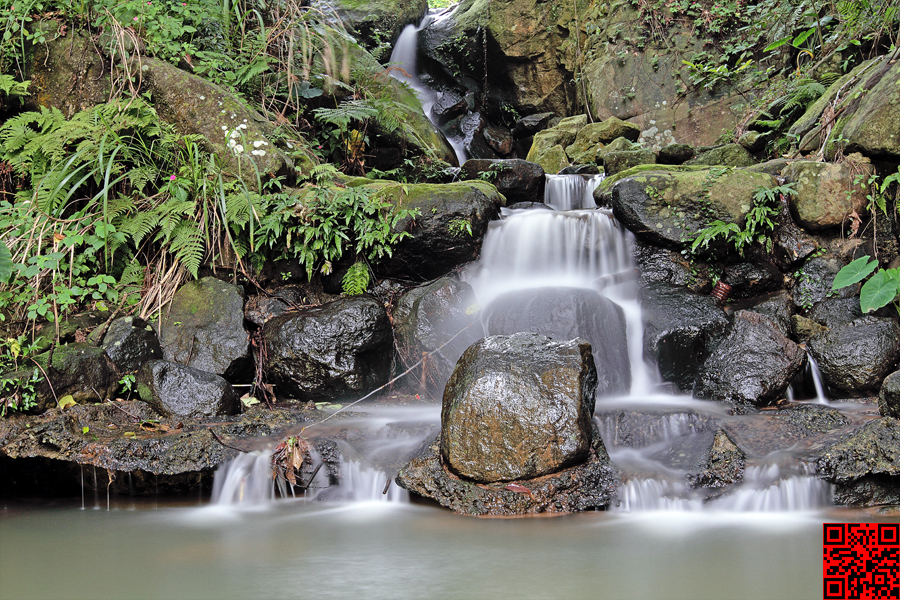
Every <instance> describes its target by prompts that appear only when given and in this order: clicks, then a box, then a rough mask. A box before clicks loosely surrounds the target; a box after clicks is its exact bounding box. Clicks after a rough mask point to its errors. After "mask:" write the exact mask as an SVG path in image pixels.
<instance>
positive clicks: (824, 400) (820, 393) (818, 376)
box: [806, 352, 828, 404]
mask: <svg viewBox="0 0 900 600" xmlns="http://www.w3.org/2000/svg"><path fill="white" fill-rule="evenodd" d="M806 360H807V364H808V365H809V370H810V373H811V374H812V380H813V385H814V386H815V387H816V403H817V404H828V396H826V395H825V386H824V384H823V383H822V372H821V371H819V365H818V363H816V359H815V358H813V355H812V354H811V353H809V352H807V353H806Z"/></svg>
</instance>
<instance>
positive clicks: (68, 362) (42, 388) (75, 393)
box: [19, 343, 120, 412]
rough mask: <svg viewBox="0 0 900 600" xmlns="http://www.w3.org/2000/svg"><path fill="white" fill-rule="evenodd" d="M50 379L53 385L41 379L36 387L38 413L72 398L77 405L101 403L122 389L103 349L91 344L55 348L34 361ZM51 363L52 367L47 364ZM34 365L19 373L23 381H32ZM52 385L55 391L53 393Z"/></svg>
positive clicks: (36, 408)
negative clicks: (28, 378)
mask: <svg viewBox="0 0 900 600" xmlns="http://www.w3.org/2000/svg"><path fill="white" fill-rule="evenodd" d="M35 360H36V361H37V362H38V363H40V365H41V367H42V368H43V372H41V371H38V374H39V375H43V374H44V373H46V375H47V377H49V378H50V384H49V385H48V383H47V380H46V379H45V378H44V377H43V376H41V378H40V382H39V383H37V384H36V386H35V393H36V396H37V398H36V401H37V406H36V407H35V408H34V410H35V411H36V412H43V411H45V410H47V409H48V408H53V407H55V406H56V403H57V400H58V399H59V398H62V397H64V396H72V399H73V400H75V402H77V403H78V404H82V403H84V402H101V401H104V400H111V399H113V398H115V394H116V392H117V391H118V389H119V377H120V376H119V374H118V373H117V372H116V368H115V366H114V365H113V363H112V361H111V360H110V359H109V357H108V356H107V354H106V352H105V351H104V350H103V348H97V347H96V346H94V345H92V344H87V343H76V344H67V345H65V346H56V347H54V348H53V349H52V351H51V352H45V353H44V354H41V355H39V356H37V357H36V358H35ZM48 361H49V364H48ZM33 366H34V365H33V364H31V365H25V367H26V368H25V369H24V370H23V371H20V372H19V373H21V374H22V376H23V377H31V375H32V368H31V367H33ZM51 385H52V389H51Z"/></svg>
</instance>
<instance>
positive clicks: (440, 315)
mask: <svg viewBox="0 0 900 600" xmlns="http://www.w3.org/2000/svg"><path fill="white" fill-rule="evenodd" d="M474 304H475V297H474V295H473V294H472V288H471V286H469V284H468V283H463V282H462V281H460V280H459V278H458V277H457V276H455V275H448V276H446V277H442V278H441V279H438V280H437V281H434V282H432V283H429V284H428V285H424V286H421V287H417V288H413V289H411V290H409V291H408V292H407V293H406V294H404V295H403V296H402V297H401V298H400V300H399V302H398V303H397V307H396V308H395V309H394V312H393V321H394V331H395V337H396V348H397V353H398V354H399V357H400V361H401V363H402V366H403V369H404V370H405V369H406V368H409V367H411V366H413V365H414V364H415V363H417V362H418V361H419V360H421V359H422V357H423V355H424V354H425V353H430V354H429V355H428V356H427V357H426V359H425V362H424V364H423V365H422V367H421V369H416V370H415V371H414V372H413V373H411V374H410V376H409V377H412V378H413V379H412V381H415V380H417V379H418V382H417V384H410V385H412V386H414V387H416V386H417V385H420V386H421V387H422V388H423V389H427V390H428V391H429V392H431V393H432V394H434V395H435V396H436V397H440V396H441V394H443V390H444V385H445V384H446V383H447V380H448V379H449V378H450V374H451V373H452V372H453V369H454V368H455V367H456V362H457V361H458V360H459V357H460V356H462V353H463V352H464V351H465V350H466V348H468V347H469V346H471V345H472V344H473V343H475V342H476V341H477V340H478V339H480V338H481V337H482V336H483V335H484V333H483V331H482V328H481V327H480V326H478V325H475V326H471V325H473V324H474V323H475V322H476V321H477V320H478V315H477V311H473V310H470V307H472V306H473V305H474ZM470 326H471V327H470ZM467 328H468V329H467ZM463 330H465V331H463ZM461 332H462V333H461ZM458 334H459V335H458ZM451 340H452V341H451ZM445 344H446V345H445ZM423 378H424V380H423ZM407 381H409V379H407Z"/></svg>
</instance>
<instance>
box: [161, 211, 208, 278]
mask: <svg viewBox="0 0 900 600" xmlns="http://www.w3.org/2000/svg"><path fill="white" fill-rule="evenodd" d="M169 251H170V252H172V253H173V254H174V255H175V258H176V259H178V262H180V263H181V264H182V265H184V268H185V269H187V271H188V273H190V274H191V275H192V276H193V277H194V279H196V278H197V270H198V269H199V268H200V263H201V262H202V261H203V255H204V254H205V252H206V236H205V235H204V234H203V232H202V231H201V230H200V229H198V228H197V226H196V225H195V224H194V223H191V222H190V221H186V220H183V221H181V222H180V223H179V224H178V225H177V226H176V227H175V229H174V231H172V236H171V239H170V240H169Z"/></svg>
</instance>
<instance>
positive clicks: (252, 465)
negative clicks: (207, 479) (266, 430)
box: [211, 450, 275, 506]
mask: <svg viewBox="0 0 900 600" xmlns="http://www.w3.org/2000/svg"><path fill="white" fill-rule="evenodd" d="M274 497H275V487H274V484H273V479H272V452H271V450H269V451H265V452H246V453H242V454H239V455H238V456H237V457H235V458H234V460H232V461H231V462H229V463H227V464H224V465H222V466H221V467H219V469H218V470H217V471H216V476H215V479H214V480H213V493H212V501H211V502H212V504H216V505H220V506H235V505H238V506H253V505H258V504H264V503H266V502H269V501H271V500H272V499H273V498H274Z"/></svg>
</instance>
